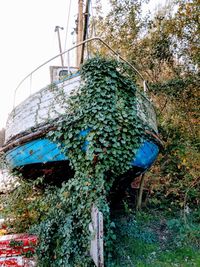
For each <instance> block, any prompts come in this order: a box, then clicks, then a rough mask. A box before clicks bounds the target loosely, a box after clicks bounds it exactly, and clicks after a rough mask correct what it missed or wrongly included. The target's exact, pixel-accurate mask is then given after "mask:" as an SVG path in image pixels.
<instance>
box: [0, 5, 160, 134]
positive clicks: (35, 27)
mask: <svg viewBox="0 0 200 267" xmlns="http://www.w3.org/2000/svg"><path fill="white" fill-rule="evenodd" d="M69 2H70V0H1V1H0V34H1V41H0V129H1V128H2V127H5V123H6V118H7V115H8V113H9V112H10V111H11V110H12V107H13V97H14V90H15V88H16V86H17V85H18V83H19V82H20V81H21V80H22V79H23V78H24V77H25V76H26V75H27V74H29V73H30V72H31V71H32V70H33V69H34V68H36V67H37V66H38V65H40V64H41V63H43V62H44V61H46V60H48V59H49V58H51V57H53V56H54V55H56V54H58V53H59V50H58V40H57V34H56V33H55V32H54V29H55V26H56V25H59V26H62V27H64V28H65V30H63V31H61V32H60V34H61V37H62V45H63V47H64V43H65V38H64V36H65V31H66V26H67V18H68V8H69ZM76 2H77V1H76V0H72V1H71V3H72V5H71V11H73V14H72V15H71V16H70V21H71V24H70V26H69V36H71V35H70V33H71V32H72V28H73V27H72V22H73V21H75V18H76V7H75V4H76ZM103 2H108V0H104V1H103ZM160 2H161V3H164V2H165V0H151V5H150V7H151V9H152V8H153V6H155V5H156V4H158V3H160ZM145 9H146V8H145ZM71 45H72V42H68V43H67V47H70V46H71ZM54 64H56V62H54ZM54 64H53V65H54ZM44 75H49V73H48V69H46V74H44ZM45 79H46V80H45V81H42V85H43V86H45V85H46V84H47V83H48V81H47V79H48V78H47V76H45ZM34 80H36V77H35V78H34V77H33V78H32V87H33V86H34ZM40 80H41V79H40ZM29 85H30V81H28V84H26V87H24V88H23V91H22V90H21V91H19V92H18V94H17V97H18V98H19V99H21V96H22V95H23V97H26V96H28V94H29V92H30V86H29ZM36 89H39V88H36Z"/></svg>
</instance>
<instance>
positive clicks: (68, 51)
mask: <svg viewBox="0 0 200 267" xmlns="http://www.w3.org/2000/svg"><path fill="white" fill-rule="evenodd" d="M93 41H98V42H100V43H101V44H103V45H104V46H105V47H107V48H108V49H109V50H110V51H111V52H112V53H113V54H114V55H115V56H116V57H117V59H119V60H121V61H123V62H125V63H126V64H127V65H128V66H129V67H130V68H131V69H132V70H133V71H134V72H135V73H136V74H137V75H138V76H139V77H140V79H141V80H142V82H143V88H144V92H146V91H147V90H148V85H147V83H146V81H145V79H144V77H143V75H142V74H141V73H140V72H139V71H138V70H137V69H136V68H135V67H134V66H133V65H132V64H130V63H129V62H128V61H127V60H126V59H124V58H123V57H122V56H121V55H120V54H119V53H118V52H116V51H115V50H114V49H112V47H111V46H110V45H108V44H107V43H106V42H105V41H103V40H102V39H101V38H100V37H93V38H90V39H87V40H85V41H83V42H81V43H79V44H77V45H74V46H73V47H71V48H69V49H67V50H65V51H64V52H62V53H59V54H57V55H56V56H54V57H52V58H50V59H49V60H47V61H45V62H44V63H42V64H41V65H39V66H38V67H37V68H35V69H34V70H33V71H32V72H30V73H29V74H28V75H26V76H25V77H24V79H22V80H21V82H20V83H19V84H18V85H17V87H16V89H15V91H14V101H13V108H14V107H15V104H16V95H17V92H18V90H19V88H20V87H21V86H22V84H23V83H24V82H25V81H26V80H27V79H30V83H31V82H32V76H33V74H34V73H36V72H37V71H38V70H39V69H41V68H42V67H44V66H45V65H47V64H48V63H50V62H52V61H53V60H55V59H57V58H59V57H61V56H63V55H65V54H67V55H68V58H69V53H70V52H71V51H73V50H74V49H76V48H77V47H79V46H82V45H84V44H86V43H90V42H93ZM30 95H31V90H30ZM143 96H144V95H143ZM144 97H145V96H144ZM146 100H147V101H149V100H148V98H146Z"/></svg>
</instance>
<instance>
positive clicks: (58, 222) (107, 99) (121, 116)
mask: <svg viewBox="0 0 200 267" xmlns="http://www.w3.org/2000/svg"><path fill="white" fill-rule="evenodd" d="M125 70H126V66H125V65H123V64H121V63H119V62H117V61H113V60H109V59H105V58H101V57H95V58H92V59H90V60H88V61H87V62H86V63H85V64H84V65H83V66H82V69H81V76H82V84H81V86H80V88H79V90H78V93H77V95H74V96H72V97H71V98H70V99H68V100H67V101H68V109H67V110H66V117H65V119H63V120H62V122H60V123H59V124H58V125H57V129H58V130H57V131H55V132H54V133H53V132H51V133H50V134H49V138H52V139H53V140H54V141H56V142H57V143H58V144H59V146H60V147H61V148H62V151H63V152H64V153H67V156H68V157H69V159H70V164H71V166H72V168H73V169H74V170H75V176H74V178H73V179H70V180H69V181H68V182H66V183H65V184H64V185H63V187H62V188H61V189H57V192H58V198H57V202H56V203H52V207H51V208H50V209H49V212H48V214H47V216H46V220H44V221H43V222H42V223H41V224H39V225H37V226H36V229H37V230H35V231H36V232H38V233H39V236H40V246H39V250H41V249H43V250H44V251H45V253H46V254H45V255H47V257H46V256H45V257H44V256H42V257H40V256H39V263H40V266H90V265H91V259H90V257H88V251H89V245H90V239H89V238H90V233H89V228H88V225H89V222H90V220H91V217H90V213H91V207H92V205H93V204H94V203H95V205H96V206H97V207H98V208H99V209H100V210H101V211H102V212H103V215H104V225H105V238H104V244H105V252H106V255H107V256H108V255H109V253H110V252H111V251H112V240H114V239H115V235H114V234H113V230H112V229H113V223H112V222H111V221H110V208H109V203H108V201H107V197H108V196H109V194H110V189H111V186H112V184H113V181H114V180H115V179H116V178H117V177H118V176H119V175H121V174H123V173H125V172H126V171H128V170H129V169H130V168H131V164H130V162H131V160H132V159H133V158H134V155H135V152H136V150H137V148H138V146H139V145H140V143H141V139H142V135H143V130H142V128H141V121H140V120H139V119H138V117H137V116H136V94H135V92H136V87H135V85H134V84H133V83H132V81H131V80H130V79H129V78H128V77H126V76H124V75H122V74H121V73H124V72H125ZM81 131H86V134H81ZM108 172H109V176H108ZM66 179H67V177H66ZM55 206H56V207H59V208H58V209H57V210H55ZM47 240H48V241H47ZM42 255H44V254H42ZM51 255H54V257H52V256H51ZM48 257H49V263H48V264H49V265H48V264H47V265H45V264H46V263H45V261H47V262H48Z"/></svg>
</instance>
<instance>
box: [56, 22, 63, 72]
mask: <svg viewBox="0 0 200 267" xmlns="http://www.w3.org/2000/svg"><path fill="white" fill-rule="evenodd" d="M59 30H64V28H63V27H60V26H56V27H55V30H54V31H55V32H57V33H58V44H59V50H60V54H61V55H60V58H61V65H62V67H64V60H63V55H62V46H61V40H60V31H59Z"/></svg>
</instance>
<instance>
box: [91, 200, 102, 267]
mask: <svg viewBox="0 0 200 267" xmlns="http://www.w3.org/2000/svg"><path fill="white" fill-rule="evenodd" d="M91 218H92V222H91V223H90V225H89V229H90V231H91V234H92V240H91V247H90V256H91V257H92V259H93V261H94V263H95V265H96V266H97V267H104V256H103V214H102V213H101V212H100V211H99V210H98V208H97V207H95V205H93V206H92V211H91Z"/></svg>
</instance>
